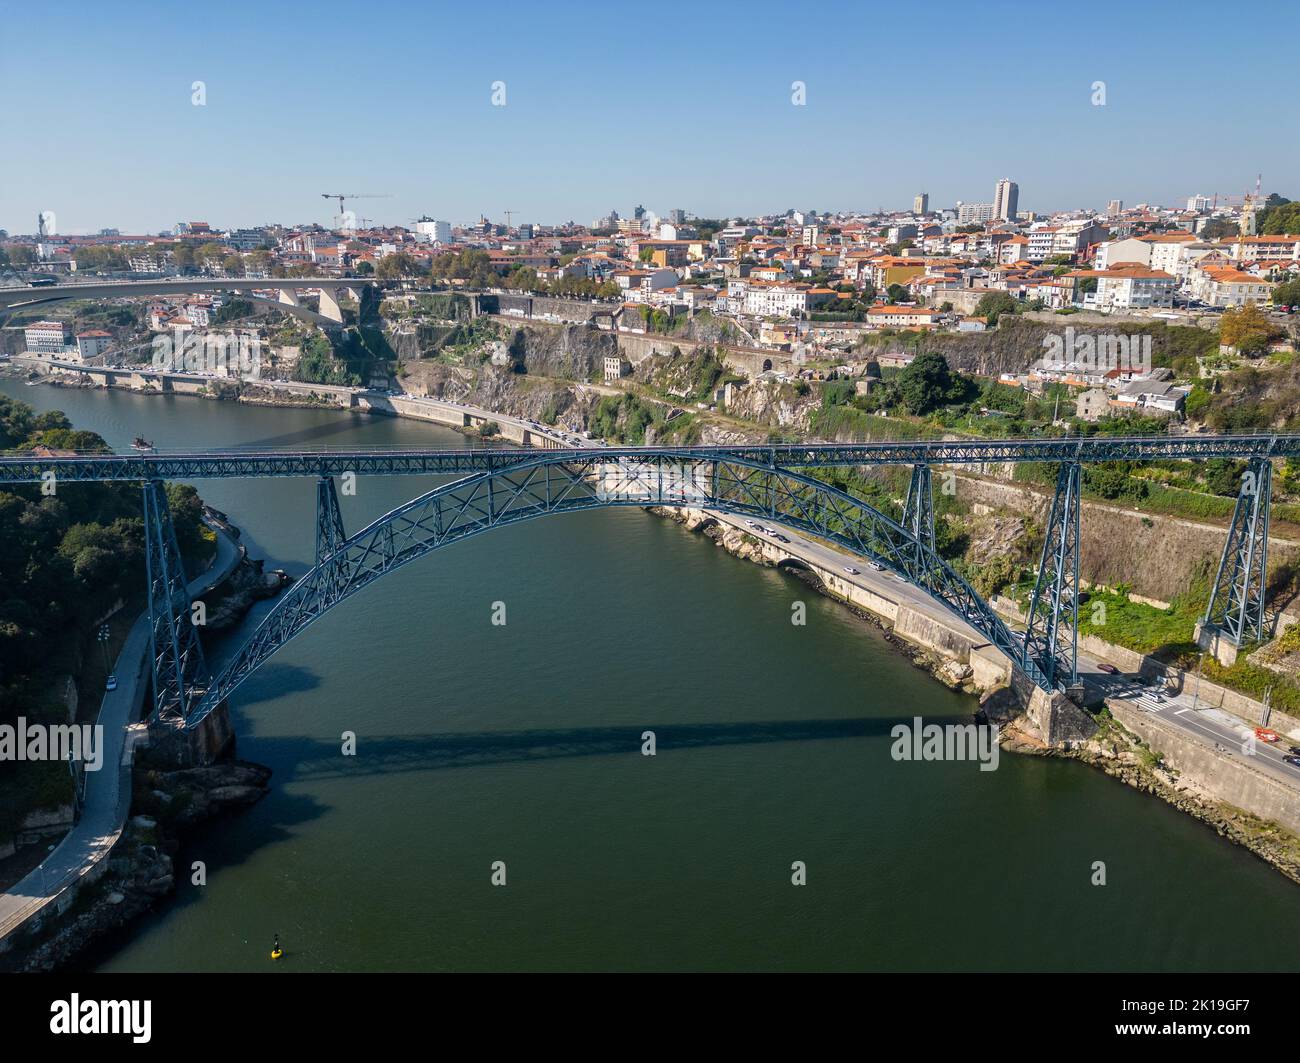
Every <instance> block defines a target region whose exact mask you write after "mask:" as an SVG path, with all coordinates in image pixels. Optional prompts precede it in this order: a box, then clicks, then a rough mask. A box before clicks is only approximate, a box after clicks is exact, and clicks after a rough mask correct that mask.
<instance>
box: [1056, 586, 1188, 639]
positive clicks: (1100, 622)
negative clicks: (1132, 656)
mask: <svg viewBox="0 0 1300 1063" xmlns="http://www.w3.org/2000/svg"><path fill="white" fill-rule="evenodd" d="M1207 595H1208V590H1207V588H1206V585H1205V584H1204V583H1203V582H1198V584H1197V586H1196V587H1194V588H1193V589H1192V590H1191V591H1188V592H1187V593H1186V594H1184V595H1181V596H1180V597H1179V598H1177V599H1175V601H1174V602H1173V603H1172V604H1171V605H1170V607H1169V608H1168V609H1158V608H1156V607H1155V606H1153V605H1147V604H1145V603H1143V602H1136V601H1133V599H1131V598H1130V597H1129V595H1128V591H1127V589H1126V588H1124V587H1119V588H1116V589H1115V590H1113V591H1102V590H1095V589H1094V590H1091V591H1086V592H1084V593H1083V594H1081V595H1080V596H1079V631H1080V633H1081V634H1084V635H1093V636H1095V637H1097V638H1099V639H1104V640H1105V641H1106V642H1111V643H1114V644H1115V645H1117V646H1124V647H1126V648H1128V649H1130V650H1135V651H1137V652H1138V653H1155V652H1156V651H1158V650H1161V649H1166V648H1169V647H1180V646H1185V645H1186V644H1188V643H1190V642H1191V641H1192V638H1193V633H1194V630H1195V628H1196V621H1197V620H1198V619H1199V618H1200V615H1201V613H1202V612H1204V610H1205V599H1206V597H1207Z"/></svg>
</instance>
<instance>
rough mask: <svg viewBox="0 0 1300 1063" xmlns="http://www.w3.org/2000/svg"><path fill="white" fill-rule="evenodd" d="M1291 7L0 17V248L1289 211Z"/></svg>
mask: <svg viewBox="0 0 1300 1063" xmlns="http://www.w3.org/2000/svg"><path fill="white" fill-rule="evenodd" d="M1295 10H1296V9H1295V7H1294V4H1293V3H1280V2H1276V3H1275V2H1272V0H1265V2H1263V3H1259V4H1252V5H1250V6H1249V7H1248V8H1247V7H1243V8H1241V9H1240V13H1241V14H1242V18H1241V19H1236V18H1235V17H1234V13H1233V11H1232V10H1231V9H1226V8H1224V7H1223V6H1222V5H1221V4H1214V3H1208V2H1204V3H1203V2H1200V0H1190V2H1181V3H1171V2H1166V0H1149V2H1143V3H1111V2H1109V0H1102V2H1096V3H1087V4H1043V3H1029V2H1022V3H1005V2H1001V0H993V2H986V0H972V2H970V3H964V4H958V3H950V2H947V0H939V2H934V3H929V4H924V5H918V4H911V3H903V2H892V3H889V4H881V3H877V2H875V0H865V2H855V3H843V4H839V3H821V4H797V3H791V2H788V0H787V2H784V3H774V2H767V0H751V2H747V3H731V2H726V0H714V2H712V3H677V2H675V0H660V2H658V3H654V4H650V5H643V6H636V5H633V6H627V5H617V4H610V3H608V2H604V3H591V4H588V3H563V2H561V0H556V2H549V3H516V2H513V0H511V2H501V0H492V2H490V3H485V2H479V3H465V2H463V0H460V2H456V3H449V2H446V0H425V2H420V3H407V2H385V0H372V2H370V3H356V2H355V0H353V2H349V3H335V2H333V0H309V2H305V3H286V4H280V3H270V2H258V3H245V2H243V0H222V2H221V3H214V4H210V5H201V6H199V7H195V6H193V5H190V4H182V3H172V4H164V3H150V2H141V0H131V2H120V0H117V2H115V0H98V2H86V0H72V2H60V3H39V4H21V5H20V4H17V3H14V4H10V5H7V8H6V11H5V15H4V18H3V21H2V22H0V34H3V35H4V39H3V40H0V48H2V49H3V52H2V54H3V60H0V101H3V103H2V104H0V137H2V138H3V139H2V140H0V143H2V144H3V146H4V150H3V152H2V153H0V159H2V160H3V161H0V228H5V229H8V230H9V231H10V232H15V233H18V232H23V233H26V232H31V231H33V229H34V228H35V218H36V215H37V212H38V211H40V210H53V211H54V212H55V214H56V217H57V221H58V228H59V230H60V231H62V232H83V231H94V230H96V229H99V228H101V227H109V226H111V227H116V228H119V229H121V230H122V231H124V232H135V231H141V230H145V231H157V230H159V229H163V228H167V227H170V226H171V225H172V224H174V223H175V222H177V221H181V220H191V219H202V220H206V221H209V222H211V223H212V224H213V225H220V226H232V225H233V226H242V225H254V224H260V223H264V222H269V221H279V222H284V223H295V222H306V221H313V220H317V221H322V222H325V221H327V220H328V219H329V217H330V216H331V213H332V211H333V209H334V206H333V204H332V203H329V202H327V201H325V200H323V199H321V198H320V196H319V193H321V192H386V193H391V194H392V198H391V199H374V200H361V201H358V202H357V203H356V209H357V212H358V213H359V214H360V215H362V216H364V217H370V218H374V219H376V220H377V221H380V222H388V223H408V222H409V221H410V220H411V219H412V218H415V217H417V216H419V215H420V214H424V213H427V214H429V215H431V216H433V217H437V218H446V219H450V220H451V221H453V222H461V221H468V220H474V219H477V217H478V216H479V214H480V213H484V214H486V215H487V216H488V217H490V218H493V219H502V220H503V212H504V211H505V210H506V209H512V210H513V211H514V212H515V213H514V219H515V221H516V222H519V221H538V222H558V221H564V220H567V219H569V218H573V219H575V220H577V221H579V222H582V223H587V222H590V221H591V220H592V219H593V218H595V217H597V216H599V215H603V214H604V213H606V212H607V211H608V210H609V209H610V208H615V209H617V210H618V211H619V212H620V214H624V215H627V214H630V213H631V210H632V208H633V207H634V206H636V204H637V203H643V204H644V205H645V206H646V207H647V208H648V209H650V210H654V211H656V212H658V213H660V214H665V213H666V212H667V211H668V210H669V209H671V208H673V207H682V208H684V209H686V210H688V211H692V212H695V213H698V214H701V215H705V216H712V215H721V214H750V213H760V212H768V211H778V210H785V209H786V208H789V207H797V208H805V209H806V208H812V209H817V210H827V209H852V208H874V207H877V206H881V205H883V206H891V207H903V206H905V205H907V204H910V202H911V198H912V196H913V195H914V194H915V193H916V192H919V191H922V190H925V191H928V192H929V193H930V200H931V203H932V204H934V205H950V204H951V203H952V202H953V201H955V200H957V199H964V200H979V201H985V200H990V199H992V196H993V185H994V182H995V181H996V180H997V179H998V178H1000V177H1003V176H1009V177H1011V178H1012V179H1014V180H1016V181H1017V182H1019V185H1020V206H1021V209H1033V210H1050V209H1055V208H1064V207H1073V206H1089V207H1101V206H1104V205H1105V203H1106V201H1107V200H1108V199H1111V198H1122V199H1123V200H1125V202H1126V203H1129V204H1133V203H1137V202H1142V201H1148V202H1167V203H1168V202H1176V201H1178V200H1181V199H1184V198H1185V197H1186V196H1188V195H1191V194H1193V193H1197V192H1204V193H1207V194H1209V193H1213V192H1215V191H1218V192H1224V193H1229V192H1231V193H1240V192H1242V191H1244V190H1246V188H1247V187H1248V186H1253V184H1254V180H1255V174H1256V172H1257V171H1262V172H1263V174H1264V190H1265V192H1269V191H1277V192H1281V193H1282V194H1283V195H1287V196H1289V197H1291V198H1300V187H1297V186H1296V184H1297V175H1300V135H1297V134H1298V130H1297V121H1296V115H1295V108H1294V98H1295V95H1294V94H1295V70H1294V63H1293V62H1292V61H1291V60H1290V58H1289V56H1290V52H1289V51H1288V43H1289V40H1290V34H1289V32H1288V31H1289V30H1290V29H1291V28H1293V27H1294V24H1295V23H1294V20H1295ZM1270 26H1271V27H1272V28H1273V31H1272V32H1271V31H1270V29H1269V27H1270ZM796 80H799V81H803V82H805V83H806V85H807V104H806V106H802V107H796V106H792V104H791V102H790V96H791V83H792V82H793V81H796ZM194 81H203V82H205V83H206V86H207V104H206V106H203V107H195V106H192V104H191V84H192V83H193V82H194ZM494 81H504V82H505V83H506V93H507V96H506V98H507V105H506V106H505V107H493V106H492V105H491V101H490V96H491V85H492V82H494ZM1094 81H1104V82H1106V93H1107V102H1106V105H1105V106H1103V107H1097V106H1093V105H1092V104H1091V102H1090V96H1091V93H1092V88H1091V86H1092V83H1093V82H1094Z"/></svg>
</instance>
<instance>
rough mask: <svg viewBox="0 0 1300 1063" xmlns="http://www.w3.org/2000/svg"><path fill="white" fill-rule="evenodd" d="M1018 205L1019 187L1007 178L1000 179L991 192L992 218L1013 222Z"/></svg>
mask: <svg viewBox="0 0 1300 1063" xmlns="http://www.w3.org/2000/svg"><path fill="white" fill-rule="evenodd" d="M1019 203H1020V186H1019V185H1018V184H1016V183H1015V181H1013V180H1011V178H1009V177H1004V178H1002V180H1001V181H999V182H998V184H997V188H995V189H994V191H993V217H995V218H998V219H1000V220H1002V221H1015V220H1016V213H1017V210H1018V207H1019Z"/></svg>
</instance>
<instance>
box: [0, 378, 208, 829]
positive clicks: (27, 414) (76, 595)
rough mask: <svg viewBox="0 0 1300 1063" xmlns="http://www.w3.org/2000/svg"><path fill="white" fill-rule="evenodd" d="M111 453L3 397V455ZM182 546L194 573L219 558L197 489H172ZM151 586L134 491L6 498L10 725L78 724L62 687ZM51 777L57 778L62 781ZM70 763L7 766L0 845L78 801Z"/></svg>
mask: <svg viewBox="0 0 1300 1063" xmlns="http://www.w3.org/2000/svg"><path fill="white" fill-rule="evenodd" d="M69 443H75V444H77V445H78V447H79V449H86V450H102V449H105V444H104V441H103V439H101V438H100V437H99V436H97V435H95V434H94V433H93V432H78V431H76V430H74V429H73V428H72V426H71V425H70V424H69V423H68V421H67V418H66V417H64V415H63V414H62V413H59V412H57V411H52V412H49V413H44V414H40V415H37V414H36V413H34V412H33V410H32V408H31V407H30V406H28V405H26V404H25V403H21V402H16V401H14V400H12V399H8V398H5V397H3V396H0V446H3V447H5V448H17V449H30V448H31V447H33V446H37V445H42V444H44V445H49V446H64V445H66V444H69ZM167 494H168V501H169V503H170V507H171V512H172V520H173V523H174V524H175V527H176V536H177V540H178V542H179V543H180V547H181V552H182V554H183V555H184V556H185V558H186V560H187V562H189V563H191V565H192V566H193V567H195V568H197V562H198V561H199V559H200V558H202V557H203V556H205V555H206V553H207V552H208V551H209V550H210V545H209V541H208V540H207V538H206V537H205V536H204V534H203V533H204V527H203V524H202V508H203V507H202V502H201V501H200V499H199V497H198V494H197V493H196V492H195V491H194V489H193V488H192V487H188V486H185V485H182V484H169V485H168V491H167ZM143 586H144V521H143V517H142V515H141V512H140V492H139V489H138V488H136V487H135V486H133V485H129V484H124V483H122V484H117V483H114V484H95V483H86V484H80V483H77V484H66V485H62V484H61V485H59V487H58V489H57V492H56V493H55V494H53V495H46V494H43V493H42V490H41V486H40V485H34V484H33V485H15V486H13V487H10V488H8V489H7V490H4V491H0V724H13V723H14V722H15V721H16V720H17V718H18V717H20V716H23V717H26V718H27V719H29V720H48V721H54V720H55V719H58V720H60V721H62V720H66V716H64V715H62V714H63V712H64V708H63V705H62V703H61V701H60V699H59V698H58V697H57V696H56V694H55V691H54V680H55V678H56V676H59V675H62V674H68V673H75V672H77V671H79V669H80V662H81V659H82V656H83V654H84V653H85V652H86V648H87V645H88V643H89V640H90V638H91V635H92V627H93V625H94V624H95V622H96V621H97V620H98V619H99V618H101V617H102V616H104V615H105V614H106V613H107V612H109V611H110V610H111V609H112V607H113V605H114V604H115V603H116V602H118V601H120V600H128V601H130V600H136V599H139V597H140V596H141V592H142V588H143ZM51 767H52V769H53V770H51ZM67 780H68V774H67V769H66V767H64V766H63V765H61V764H55V765H53V766H51V765H48V764H35V765H33V764H30V763H28V762H13V761H3V762H0V840H6V839H7V838H8V837H9V836H11V835H12V833H13V830H14V828H15V827H16V826H17V825H18V823H20V822H21V820H22V817H23V816H25V815H26V814H27V812H29V811H31V810H33V809H36V808H42V807H48V806H50V805H55V804H59V803H61V802H63V801H65V800H67V797H68V789H67Z"/></svg>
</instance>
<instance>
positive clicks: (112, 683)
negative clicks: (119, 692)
mask: <svg viewBox="0 0 1300 1063" xmlns="http://www.w3.org/2000/svg"><path fill="white" fill-rule="evenodd" d="M104 689H105V690H116V689H117V676H115V675H110V676H109V677H108V682H106V683H105V684H104Z"/></svg>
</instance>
